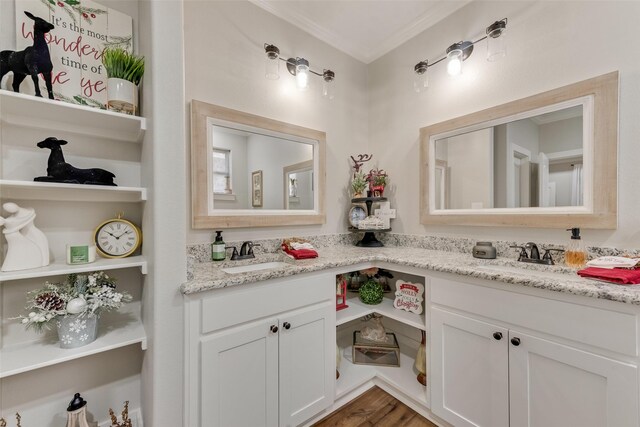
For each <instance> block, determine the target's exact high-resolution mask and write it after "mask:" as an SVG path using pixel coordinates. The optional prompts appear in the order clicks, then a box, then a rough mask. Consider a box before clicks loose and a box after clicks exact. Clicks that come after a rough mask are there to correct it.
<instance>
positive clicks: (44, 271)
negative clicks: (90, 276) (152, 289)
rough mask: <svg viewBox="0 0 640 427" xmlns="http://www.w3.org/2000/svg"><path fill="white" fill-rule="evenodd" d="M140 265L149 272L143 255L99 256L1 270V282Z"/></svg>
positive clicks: (141, 268) (145, 272)
mask: <svg viewBox="0 0 640 427" xmlns="http://www.w3.org/2000/svg"><path fill="white" fill-rule="evenodd" d="M135 267H139V268H140V272H141V273H142V274H147V260H146V259H145V257H143V256H142V255H138V256H132V257H128V258H114V259H107V258H98V259H97V260H96V262H92V263H90V264H78V265H69V264H61V263H53V264H49V265H48V266H46V267H40V268H32V269H29V270H19V271H3V272H0V282H7V281H9V280H21V279H31V278H35V277H48V276H59V275H62V274H72V273H87V272H90V271H98V270H105V271H106V270H117V269H120V268H135Z"/></svg>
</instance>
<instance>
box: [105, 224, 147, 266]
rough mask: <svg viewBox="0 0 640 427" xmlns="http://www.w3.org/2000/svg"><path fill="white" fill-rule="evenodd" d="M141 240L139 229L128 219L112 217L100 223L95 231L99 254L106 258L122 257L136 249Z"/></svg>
mask: <svg viewBox="0 0 640 427" xmlns="http://www.w3.org/2000/svg"><path fill="white" fill-rule="evenodd" d="M141 241H142V238H141V235H140V231H139V230H138V229H137V227H136V226H135V225H133V224H132V223H130V222H129V221H125V220H122V219H113V220H110V221H107V222H105V223H104V224H102V225H100V226H99V227H98V228H97V229H96V232H95V242H96V247H97V249H98V251H99V252H100V255H103V256H105V257H107V258H124V257H126V256H129V255H131V254H132V253H134V252H135V251H136V249H138V247H139V246H140V243H141Z"/></svg>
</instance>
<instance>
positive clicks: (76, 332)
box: [58, 313, 98, 348]
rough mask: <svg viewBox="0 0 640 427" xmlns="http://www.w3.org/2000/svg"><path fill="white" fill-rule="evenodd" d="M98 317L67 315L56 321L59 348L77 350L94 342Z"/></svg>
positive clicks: (96, 334) (86, 314)
mask: <svg viewBox="0 0 640 427" xmlns="http://www.w3.org/2000/svg"><path fill="white" fill-rule="evenodd" d="M97 336H98V316H96V315H95V314H88V313H82V314H73V315H67V316H65V317H63V318H61V319H60V320H59V321H58V338H59V339H60V347H61V348H77V347H82V346H83V345H87V344H89V343H92V342H94V341H95V340H96V337H97Z"/></svg>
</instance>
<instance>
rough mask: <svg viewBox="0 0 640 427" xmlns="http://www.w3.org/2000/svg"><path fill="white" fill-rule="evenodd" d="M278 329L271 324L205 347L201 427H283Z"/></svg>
mask: <svg viewBox="0 0 640 427" xmlns="http://www.w3.org/2000/svg"><path fill="white" fill-rule="evenodd" d="M272 326H273V327H274V328H275V327H277V326H278V321H277V319H275V318H273V319H268V320H263V321H259V322H254V323H250V324H248V325H243V326H238V327H235V328H230V329H228V330H225V331H223V332H220V333H217V334H214V335H210V336H206V337H203V338H202V339H201V341H200V342H201V344H200V366H201V367H202V375H201V378H200V381H201V383H200V414H201V415H200V423H199V424H198V425H199V426H200V427H256V426H266V427H275V426H277V425H278V330H275V332H274V331H272V330H271V329H272Z"/></svg>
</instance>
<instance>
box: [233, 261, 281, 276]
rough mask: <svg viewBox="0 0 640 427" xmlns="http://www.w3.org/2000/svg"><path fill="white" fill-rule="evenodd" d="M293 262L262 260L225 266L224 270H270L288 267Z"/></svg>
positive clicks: (234, 272) (239, 271)
mask: <svg viewBox="0 0 640 427" xmlns="http://www.w3.org/2000/svg"><path fill="white" fill-rule="evenodd" d="M290 265H291V264H289V263H287V262H282V261H273V262H261V263H260V264H249V265H242V266H239V267H225V268H221V270H222V271H224V272H225V273H229V274H239V273H249V272H251V271H260V270H269V269H271V268H281V267H288V266H290Z"/></svg>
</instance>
